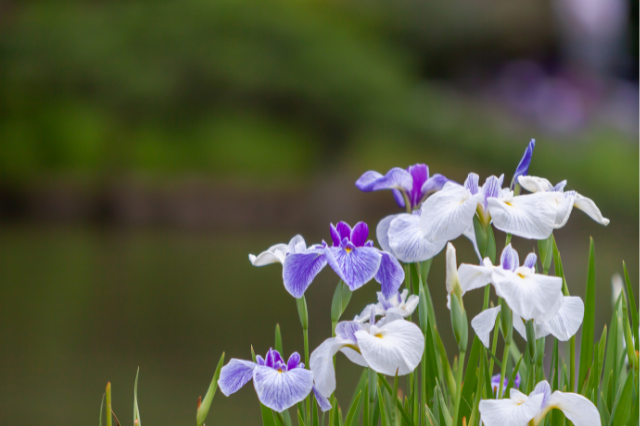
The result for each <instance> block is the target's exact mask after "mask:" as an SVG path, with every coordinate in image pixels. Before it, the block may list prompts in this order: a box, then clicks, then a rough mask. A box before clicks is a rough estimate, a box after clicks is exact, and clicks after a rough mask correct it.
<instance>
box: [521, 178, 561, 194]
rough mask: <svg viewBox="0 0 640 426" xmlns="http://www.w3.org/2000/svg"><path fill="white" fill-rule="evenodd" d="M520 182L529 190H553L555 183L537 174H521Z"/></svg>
mask: <svg viewBox="0 0 640 426" xmlns="http://www.w3.org/2000/svg"><path fill="white" fill-rule="evenodd" d="M518 183H519V184H520V186H521V187H523V188H524V189H526V190H527V191H529V192H546V191H553V185H551V182H549V181H548V180H547V179H545V178H541V177H537V176H519V177H518Z"/></svg>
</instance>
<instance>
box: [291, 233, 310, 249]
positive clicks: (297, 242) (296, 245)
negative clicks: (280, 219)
mask: <svg viewBox="0 0 640 426" xmlns="http://www.w3.org/2000/svg"><path fill="white" fill-rule="evenodd" d="M288 250H289V253H302V252H303V251H305V250H307V243H305V241H304V238H302V235H296V236H295V237H293V238H291V241H289V246H288Z"/></svg>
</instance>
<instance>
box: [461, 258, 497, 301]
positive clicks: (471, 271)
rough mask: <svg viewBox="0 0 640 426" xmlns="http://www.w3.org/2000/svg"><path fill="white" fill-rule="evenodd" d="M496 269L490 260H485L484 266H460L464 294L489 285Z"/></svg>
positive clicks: (465, 264)
mask: <svg viewBox="0 0 640 426" xmlns="http://www.w3.org/2000/svg"><path fill="white" fill-rule="evenodd" d="M494 269H495V267H494V266H493V265H491V261H490V260H489V258H486V259H485V263H484V264H483V265H470V264H468V263H463V264H462V265H460V267H458V279H459V280H460V287H461V288H462V292H463V294H464V293H466V292H467V291H471V290H475V289H476V288H481V287H484V286H486V285H487V284H489V283H490V282H491V279H492V278H491V277H492V274H493V270H494Z"/></svg>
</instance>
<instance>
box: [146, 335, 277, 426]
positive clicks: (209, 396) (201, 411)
mask: <svg viewBox="0 0 640 426" xmlns="http://www.w3.org/2000/svg"><path fill="white" fill-rule="evenodd" d="M251 351H252V352H253V347H252V348H251ZM223 364H224V352H222V355H221V356H220V360H219V361H218V366H217V367H216V371H215V373H213V379H212V380H211V384H209V389H207V393H206V394H205V395H204V399H203V400H202V403H201V404H200V406H199V407H198V411H197V412H196V422H197V424H198V426H201V425H202V424H203V423H204V421H205V420H206V418H207V414H209V408H210V407H211V402H212V401H213V397H214V395H215V394H216V390H217V389H218V378H219V377H220V370H221V369H222V365H223ZM136 379H137V376H136ZM136 383H137V380H136ZM265 426H266V425H265Z"/></svg>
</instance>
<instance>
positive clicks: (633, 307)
mask: <svg viewBox="0 0 640 426" xmlns="http://www.w3.org/2000/svg"><path fill="white" fill-rule="evenodd" d="M622 268H623V269H624V281H625V284H626V287H627V299H629V309H630V310H631V319H632V320H633V336H634V338H635V342H636V344H635V349H636V351H638V348H639V346H638V345H640V342H639V340H640V339H638V333H639V332H640V331H639V330H638V309H637V308H636V298H635V296H634V295H633V290H632V289H631V280H630V279H629V273H628V272H627V265H626V264H625V263H624V261H623V262H622Z"/></svg>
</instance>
